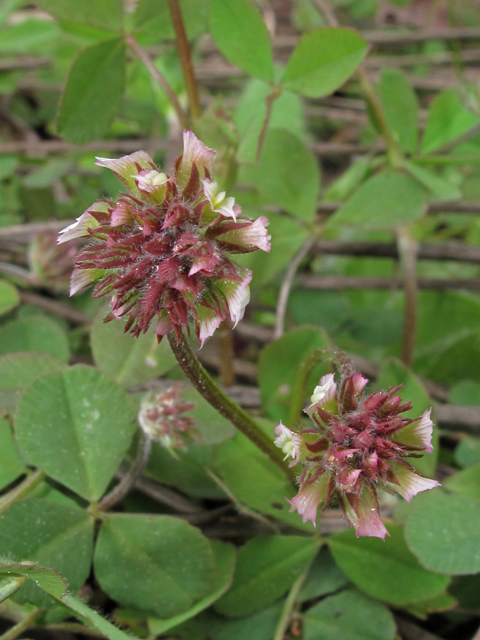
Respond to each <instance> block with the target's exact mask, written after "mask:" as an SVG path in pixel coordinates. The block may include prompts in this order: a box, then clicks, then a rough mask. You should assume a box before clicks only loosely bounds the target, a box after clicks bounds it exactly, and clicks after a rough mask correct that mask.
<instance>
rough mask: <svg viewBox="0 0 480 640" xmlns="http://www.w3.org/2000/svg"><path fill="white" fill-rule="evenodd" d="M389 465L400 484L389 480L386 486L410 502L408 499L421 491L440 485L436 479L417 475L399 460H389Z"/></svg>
mask: <svg viewBox="0 0 480 640" xmlns="http://www.w3.org/2000/svg"><path fill="white" fill-rule="evenodd" d="M389 465H390V469H391V470H392V471H393V473H394V474H395V476H396V478H397V480H398V482H399V483H400V484H398V485H397V484H395V483H393V482H389V483H387V485H388V488H389V489H390V490H391V491H395V492H396V493H399V494H400V495H401V496H402V498H405V500H406V501H407V502H410V500H411V499H412V498H413V497H414V496H416V495H417V493H420V492H421V491H428V490H429V489H435V488H436V487H439V486H440V484H439V483H438V482H437V481H436V480H431V479H430V478H424V477H423V476H420V475H418V474H417V473H415V471H412V470H411V469H409V468H408V467H406V466H405V465H404V464H402V463H401V462H395V461H393V462H389Z"/></svg>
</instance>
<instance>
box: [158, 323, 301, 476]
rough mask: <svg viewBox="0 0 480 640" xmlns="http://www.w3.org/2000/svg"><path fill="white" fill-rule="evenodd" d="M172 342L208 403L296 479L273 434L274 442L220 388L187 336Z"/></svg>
mask: <svg viewBox="0 0 480 640" xmlns="http://www.w3.org/2000/svg"><path fill="white" fill-rule="evenodd" d="M168 341H169V343H170V347H171V349H172V351H173V353H174V355H175V357H176V359H177V361H178V364H179V365H180V366H181V368H182V369H183V372H184V373H185V375H186V376H187V378H188V379H189V380H190V382H191V383H192V384H193V386H194V387H195V388H196V389H197V391H199V393H200V394H201V395H202V396H203V397H204V398H205V400H207V402H209V403H210V404H211V405H212V407H214V409H216V410H217V411H218V412H219V413H220V414H221V415H222V416H224V417H225V418H227V419H228V420H230V422H231V423H232V424H233V425H234V426H235V427H237V429H238V430H239V431H241V432H242V433H243V434H244V435H245V436H246V437H247V438H249V439H250V440H251V441H252V442H253V443H254V444H255V445H256V446H257V447H258V448H259V449H260V450H261V451H263V453H265V454H266V455H267V456H268V457H269V458H270V460H272V462H274V463H275V464H276V465H277V467H279V468H280V469H281V470H282V471H283V473H284V474H285V475H286V476H287V477H288V478H291V479H293V477H294V474H293V473H292V471H291V470H290V469H289V468H288V467H287V466H286V465H285V464H284V462H283V460H282V454H281V452H280V449H278V448H277V447H276V446H275V445H274V443H273V435H272V438H271V439H270V438H269V437H268V436H267V435H266V434H265V433H264V432H263V431H262V430H261V429H260V427H259V426H258V425H257V423H256V422H255V420H254V419H253V418H252V417H251V416H250V415H249V414H248V413H247V412H246V411H244V410H243V409H242V408H241V407H239V406H238V404H237V403H236V402H233V400H231V399H230V398H229V397H228V396H227V395H226V393H225V392H224V391H222V389H220V387H218V385H217V384H216V383H215V382H214V381H213V379H212V378H211V377H210V376H209V375H208V373H207V372H206V371H205V369H204V368H203V366H202V365H201V364H200V362H199V360H198V358H197V357H196V355H195V354H194V353H193V351H192V349H191V348H190V345H189V344H188V342H187V340H186V339H185V336H184V335H182V336H181V338H180V340H179V341H177V338H176V336H175V334H173V333H169V334H168Z"/></svg>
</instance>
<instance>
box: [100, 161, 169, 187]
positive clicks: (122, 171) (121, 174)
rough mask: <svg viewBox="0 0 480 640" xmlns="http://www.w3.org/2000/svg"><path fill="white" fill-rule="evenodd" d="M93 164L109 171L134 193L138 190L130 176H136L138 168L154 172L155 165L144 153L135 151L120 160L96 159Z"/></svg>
mask: <svg viewBox="0 0 480 640" xmlns="http://www.w3.org/2000/svg"><path fill="white" fill-rule="evenodd" d="M95 164H96V165H97V166H98V167H106V168H107V169H111V170H112V171H113V173H114V174H115V175H116V176H117V177H118V178H119V179H120V180H121V181H122V182H123V184H125V185H126V186H127V187H128V188H129V189H130V190H131V191H133V192H134V193H138V190H137V185H136V183H135V178H133V177H132V176H133V175H137V173H138V172H139V168H138V167H140V170H141V169H155V170H156V166H155V163H154V162H153V160H152V159H151V157H150V156H149V155H148V153H147V152H146V151H135V153H131V154H130V155H128V156H123V157H122V158H96V162H95ZM137 165H138V166H137Z"/></svg>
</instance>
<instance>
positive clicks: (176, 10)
mask: <svg viewBox="0 0 480 640" xmlns="http://www.w3.org/2000/svg"><path fill="white" fill-rule="evenodd" d="M168 8H169V10H170V17H171V19H172V24H173V28H174V30H175V38H176V41H177V49H178V55H179V57H180V64H181V65H182V70H183V78H184V81H185V88H186V90H187V95H188V102H189V104H190V116H191V119H192V120H193V121H194V122H195V120H198V118H199V117H200V116H201V115H202V108H201V106H200V97H199V93H198V84H197V79H196V78H195V74H194V72H193V64H192V56H191V54H190V45H189V44H188V39H187V34H186V31H185V25H184V22H183V16H182V10H181V9H180V4H179V2H178V0H168Z"/></svg>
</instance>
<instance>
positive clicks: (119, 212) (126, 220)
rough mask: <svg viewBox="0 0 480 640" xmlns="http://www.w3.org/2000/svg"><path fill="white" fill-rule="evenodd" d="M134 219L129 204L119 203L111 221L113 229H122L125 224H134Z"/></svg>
mask: <svg viewBox="0 0 480 640" xmlns="http://www.w3.org/2000/svg"><path fill="white" fill-rule="evenodd" d="M133 222H134V219H133V215H132V208H131V206H130V205H129V204H128V203H127V202H123V201H122V200H120V202H118V203H117V206H116V207H115V209H114V210H113V211H112V217H111V219H110V226H111V227H122V226H123V225H124V224H127V225H128V224H133Z"/></svg>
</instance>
